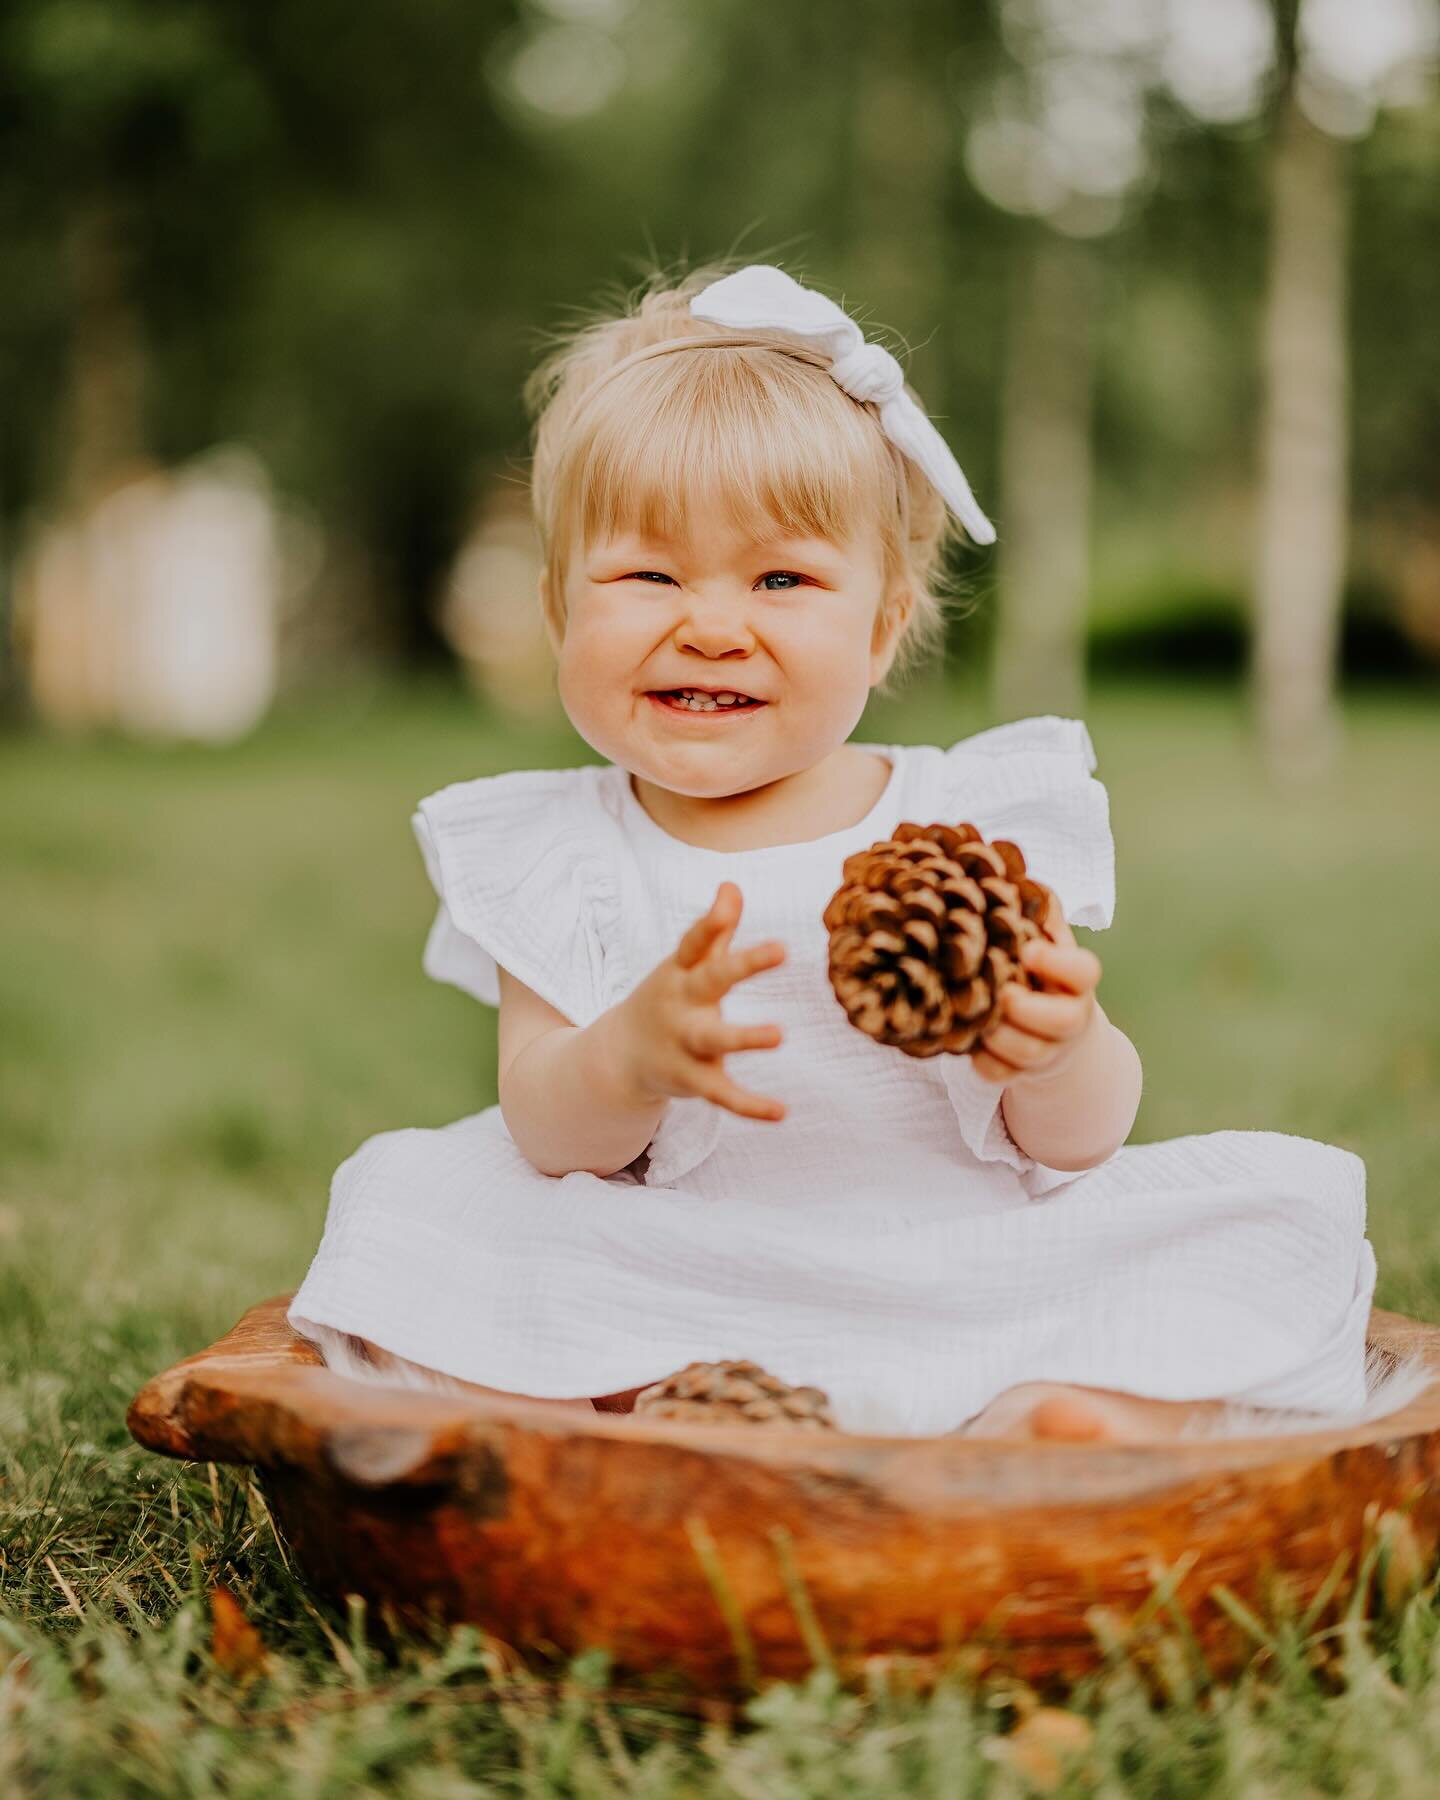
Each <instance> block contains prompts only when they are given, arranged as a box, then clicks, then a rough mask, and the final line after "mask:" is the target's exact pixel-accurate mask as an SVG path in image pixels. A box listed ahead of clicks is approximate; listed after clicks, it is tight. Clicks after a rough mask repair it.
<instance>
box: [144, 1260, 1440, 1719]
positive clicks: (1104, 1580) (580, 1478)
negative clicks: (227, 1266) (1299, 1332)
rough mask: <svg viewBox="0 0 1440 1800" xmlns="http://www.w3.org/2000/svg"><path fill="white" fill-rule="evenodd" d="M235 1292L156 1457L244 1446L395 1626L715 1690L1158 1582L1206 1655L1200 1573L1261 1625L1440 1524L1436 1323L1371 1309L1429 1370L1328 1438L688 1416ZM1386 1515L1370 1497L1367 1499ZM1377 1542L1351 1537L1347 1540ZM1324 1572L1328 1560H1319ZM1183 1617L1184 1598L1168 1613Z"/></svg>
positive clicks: (1429, 1539) (1430, 1543) (315, 1538)
mask: <svg viewBox="0 0 1440 1800" xmlns="http://www.w3.org/2000/svg"><path fill="white" fill-rule="evenodd" d="M289 1298H290V1297H289V1296H288V1295H282V1296H279V1297H278V1298H276V1299H273V1300H268V1301H266V1302H265V1303H264V1304H263V1305H260V1306H256V1307H253V1308H252V1309H251V1310H250V1311H249V1312H247V1313H246V1314H245V1316H244V1318H243V1319H241V1320H240V1322H239V1323H238V1324H237V1325H236V1326H235V1328H234V1329H233V1330H232V1331H230V1332H229V1333H228V1334H227V1335H226V1336H225V1337H223V1338H222V1339H221V1340H220V1341H219V1343H217V1344H215V1345H213V1346H212V1347H211V1348H210V1349H208V1350H204V1351H202V1352H201V1353H200V1354H199V1355H197V1356H192V1357H189V1358H187V1359H186V1361H184V1362H182V1363H179V1364H177V1365H176V1367H174V1368H173V1369H170V1370H168V1371H167V1372H166V1373H165V1374H163V1375H159V1376H157V1377H156V1378H155V1379H154V1380H153V1381H151V1382H150V1383H149V1384H148V1385H147V1386H146V1387H145V1388H144V1389H142V1390H141V1392H140V1393H139V1394H138V1395H137V1396H136V1398H135V1400H134V1402H133V1404H132V1405H131V1407H130V1412H129V1418H128V1423H129V1426H130V1430H131V1431H132V1432H133V1434H134V1435H135V1437H136V1438H138V1439H139V1441H140V1442H141V1443H142V1444H144V1445H146V1446H148V1447H149V1448H150V1449H152V1450H158V1451H161V1452H162V1453H163V1454H165V1455H167V1456H178V1457H186V1458H192V1459H198V1460H210V1461H214V1462H227V1463H249V1464H253V1465H254V1466H255V1468H256V1469H257V1470H258V1471H259V1474H260V1479H261V1482H262V1486H263V1487H264V1490H265V1492H266V1494H267V1496H268V1498H269V1500H270V1504H271V1507H272V1509H273V1511H274V1513H275V1515H276V1518H277V1520H278V1522H279V1524H280V1526H281V1529H282V1530H283V1532H284V1534H285V1537H286V1540H287V1541H288V1543H289V1545H290V1546H291V1547H292V1549H293V1551H294V1555H295V1557H296V1559H297V1560H298V1562H299V1564H300V1566H301V1567H302V1568H303V1570H304V1571H305V1572H306V1573H307V1574H308V1576H309V1577H310V1578H311V1580H312V1581H313V1582H314V1583H315V1585H316V1586H317V1587H319V1588H321V1589H322V1590H324V1591H326V1592H328V1593H330V1594H333V1595H336V1596H339V1595H342V1594H345V1593H351V1592H354V1593H360V1594H363V1595H364V1596H366V1598H367V1599H368V1600H370V1601H371V1602H375V1603H380V1602H388V1603H389V1605H390V1606H391V1607H393V1608H394V1610H395V1613H396V1615H397V1616H398V1617H399V1618H400V1619H401V1620H405V1621H411V1622H416V1621H420V1620H423V1619H425V1618H427V1617H430V1618H433V1617H435V1616H436V1615H438V1616H439V1617H441V1618H442V1619H445V1620H454V1621H459V1620H468V1621H472V1622H474V1623H476V1624H478V1625H480V1626H482V1627H484V1628H485V1629H486V1630H487V1631H489V1632H490V1633H492V1634H493V1635H494V1636H495V1637H497V1638H499V1639H501V1640H502V1641H504V1642H506V1643H508V1644H511V1645H515V1646H523V1647H527V1648H536V1647H539V1648H544V1649H550V1650H554V1651H558V1652H559V1653H561V1654H571V1653H574V1652H578V1651H580V1650H583V1649H586V1648H588V1647H591V1646H595V1645H603V1646H606V1647H608V1648H609V1649H610V1650H611V1651H612V1652H613V1653H614V1656H615V1659H616V1663H617V1666H618V1667H620V1668H622V1669H628V1670H631V1671H634V1672H642V1671H652V1672H653V1671H662V1670H666V1671H675V1672H678V1673H680V1674H681V1675H683V1676H686V1677H689V1678H690V1679H691V1680H693V1681H694V1682H695V1683H697V1684H699V1685H700V1686H701V1687H703V1688H704V1689H707V1690H712V1691H713V1690H725V1689H731V1688H734V1687H735V1686H737V1685H741V1684H743V1683H744V1682H747V1681H750V1680H753V1679H754V1677H755V1676H756V1675H757V1674H758V1675H760V1676H764V1677H778V1678H786V1679H789V1678H794V1677H796V1676H800V1675H803V1674H804V1672H805V1671H806V1670H807V1669H808V1668H810V1667H811V1665H812V1661H813V1660H814V1655H815V1653H816V1652H817V1650H818V1648H819V1646H820V1644H821V1641H822V1639H823V1643H824V1645H825V1646H828V1651H829V1653H830V1654H832V1655H833V1657H834V1660H835V1661H836V1663H837V1664H839V1665H840V1666H841V1667H842V1668H845V1669H852V1670H853V1669H854V1668H856V1667H857V1666H858V1665H859V1664H861V1663H862V1662H863V1661H864V1659H866V1658H867V1657H870V1656H875V1655H880V1656H885V1657H887V1658H890V1659H892V1661H893V1662H895V1663H899V1664H907V1663H912V1662H913V1666H914V1667H915V1668H917V1669H919V1670H920V1671H922V1672H923V1671H924V1670H925V1669H927V1668H930V1669H933V1668H937V1667H939V1666H940V1664H941V1663H942V1662H945V1661H947V1660H950V1659H951V1658H952V1657H953V1656H954V1655H955V1653H956V1652H959V1653H960V1660H961V1663H962V1666H965V1667H967V1668H969V1669H971V1670H972V1671H977V1672H978V1671H981V1670H987V1669H992V1668H998V1669H1005V1670H1009V1671H1011V1672H1013V1673H1015V1674H1016V1675H1019V1676H1020V1677H1022V1678H1024V1679H1026V1680H1029V1681H1033V1682H1036V1683H1041V1682H1062V1683H1064V1682H1069V1681H1071V1680H1073V1679H1074V1678H1076V1677H1077V1676H1080V1675H1082V1674H1084V1673H1085V1672H1087V1671H1088V1670H1091V1669H1093V1668H1094V1667H1096V1666H1097V1664H1098V1663H1099V1662H1100V1661H1101V1655H1102V1653H1101V1647H1100V1643H1099V1640H1098V1639H1097V1636H1096V1630H1095V1615H1094V1614H1093V1613H1092V1611H1091V1609H1092V1608H1096V1607H1100V1608H1104V1609H1106V1610H1107V1615H1108V1617H1109V1619H1110V1620H1111V1622H1112V1623H1118V1624H1119V1625H1120V1626H1122V1627H1123V1626H1124V1625H1125V1624H1126V1623H1127V1622H1129V1621H1133V1620H1134V1618H1135V1616H1136V1615H1137V1614H1138V1613H1140V1612H1141V1609H1142V1608H1146V1606H1147V1602H1151V1604H1150V1606H1149V1608H1148V1611H1149V1612H1150V1613H1152V1614H1153V1613H1154V1611H1155V1608H1154V1605H1153V1598H1152V1597H1153V1595H1154V1592H1155V1585H1156V1582H1157V1580H1158V1579H1159V1578H1161V1577H1163V1576H1165V1575H1167V1573H1168V1575H1169V1576H1170V1578H1171V1580H1172V1582H1173V1585H1174V1608H1171V1609H1169V1610H1168V1611H1167V1615H1166V1616H1167V1617H1168V1618H1170V1619H1172V1620H1173V1619H1174V1618H1176V1617H1177V1616H1178V1611H1183V1613H1184V1615H1185V1616H1186V1618H1187V1619H1188V1621H1189V1626H1190V1629H1191V1631H1193V1633H1194V1636H1195V1639H1196V1640H1197V1641H1198V1644H1199V1647H1200V1649H1201V1651H1202V1652H1203V1654H1204V1656H1205V1658H1206V1660H1207V1662H1208V1664H1209V1666H1210V1668H1211V1669H1212V1671H1213V1672H1215V1673H1217V1674H1220V1673H1228V1672H1231V1671H1233V1670H1234V1669H1235V1668H1236V1667H1238V1666H1239V1665H1240V1664H1241V1663H1242V1662H1243V1661H1244V1660H1245V1659H1246V1658H1247V1657H1248V1656H1249V1655H1250V1654H1252V1653H1253V1651H1254V1643H1253V1641H1252V1640H1250V1639H1249V1638H1247V1637H1246V1634H1245V1632H1244V1631H1243V1630H1242V1629H1241V1628H1240V1627H1239V1626H1238V1625H1237V1624H1236V1623H1235V1621H1234V1619H1233V1617H1232V1612H1233V1609H1231V1610H1230V1611H1227V1610H1226V1606H1225V1605H1224V1604H1223V1602H1224V1600H1225V1598H1226V1596H1225V1595H1223V1594H1222V1595H1221V1597H1220V1599H1219V1600H1217V1599H1216V1597H1215V1593H1214V1590H1215V1589H1216V1588H1217V1586H1218V1587H1221V1588H1223V1589H1228V1590H1229V1591H1230V1592H1231V1593H1232V1594H1234V1595H1235V1596H1237V1597H1238V1598H1239V1599H1240V1600H1241V1601H1242V1602H1243V1603H1244V1604H1245V1605H1246V1606H1247V1607H1249V1608H1251V1609H1252V1610H1253V1611H1254V1612H1256V1613H1258V1614H1259V1615H1260V1616H1261V1617H1262V1618H1264V1617H1270V1616H1273V1604H1274V1599H1275V1587H1274V1582H1275V1577H1276V1576H1277V1575H1282V1576H1283V1577H1284V1578H1285V1584H1286V1586H1287V1588H1288V1591H1289V1592H1290V1593H1291V1594H1292V1595H1293V1596H1294V1598H1295V1599H1296V1600H1297V1601H1298V1602H1299V1604H1301V1605H1302V1606H1303V1605H1306V1604H1308V1603H1309V1602H1310V1601H1311V1600H1312V1599H1314V1598H1315V1597H1316V1596H1317V1595H1318V1594H1319V1593H1320V1590H1321V1588H1322V1585H1324V1584H1326V1583H1327V1582H1333V1586H1332V1587H1331V1590H1330V1592H1331V1599H1330V1600H1329V1602H1328V1605H1329V1606H1330V1607H1331V1608H1332V1609H1333V1608H1334V1607H1336V1606H1339V1605H1343V1604H1344V1603H1345V1602H1346V1600H1347V1599H1348V1598H1349V1596H1350V1595H1351V1593H1352V1592H1353V1589H1354V1586H1355V1583H1356V1580H1357V1572H1358V1571H1359V1569H1360V1568H1361V1566H1362V1563H1363V1562H1364V1560H1365V1558H1364V1552H1365V1550H1366V1547H1367V1545H1370V1544H1373V1543H1374V1542H1375V1541H1376V1535H1377V1532H1378V1533H1379V1535H1380V1536H1381V1537H1383V1538H1385V1539H1386V1541H1388V1542H1389V1544H1390V1545H1391V1550H1392V1555H1391V1560H1390V1565H1389V1566H1390V1571H1391V1573H1390V1577H1389V1586H1390V1589H1391V1592H1392V1595H1393V1593H1394V1591H1395V1584H1396V1581H1397V1580H1400V1581H1403V1580H1405V1579H1409V1580H1411V1581H1413V1580H1416V1579H1419V1578H1420V1577H1421V1576H1423V1575H1424V1574H1425V1573H1426V1572H1428V1570H1429V1569H1430V1568H1431V1567H1432V1566H1433V1564H1434V1561H1435V1558H1436V1555H1437V1544H1440V1486H1437V1471H1440V1329H1437V1328H1436V1327H1434V1326H1430V1325H1422V1324H1419V1323H1417V1322H1416V1321H1414V1320H1411V1319H1407V1318H1404V1317H1402V1316H1401V1315H1399V1314H1397V1313H1385V1312H1378V1311H1377V1312H1375V1313H1374V1314H1373V1315H1372V1319H1371V1340H1372V1342H1373V1343H1374V1344H1375V1345H1377V1346H1378V1347H1379V1348H1380V1349H1381V1350H1382V1351H1384V1352H1387V1353H1389V1354H1390V1355H1399V1354H1410V1353H1415V1352H1418V1353H1420V1354H1421V1355H1423V1356H1424V1357H1425V1359H1426V1360H1427V1362H1428V1363H1429V1364H1430V1366H1431V1368H1432V1369H1433V1370H1434V1371H1435V1379H1433V1380H1432V1381H1431V1384H1430V1385H1429V1387H1428V1388H1426V1390H1425V1391H1424V1392H1423V1393H1422V1394H1421V1396H1420V1397H1419V1398H1418V1399H1417V1400H1415V1401H1414V1402H1413V1403H1412V1404H1411V1405H1409V1406H1407V1407H1406V1408H1405V1409H1404V1410H1403V1411H1401V1412H1397V1413H1394V1414H1392V1415H1391V1416H1390V1417H1388V1418H1384V1419H1380V1420H1378V1421H1376V1422H1374V1423H1372V1424H1368V1425H1361V1426H1355V1427H1351V1428H1348V1429H1345V1430H1338V1431H1336V1430H1331V1431H1316V1432H1303V1433H1295V1434H1287V1435H1284V1436H1276V1437H1265V1438H1262V1437H1251V1438H1234V1437H1232V1438H1224V1439H1212V1440H1210V1441H1208V1442H1207V1441H1194V1442H1186V1443H1180V1444H1174V1443H1170V1444H1164V1445H1156V1446H1134V1445H1130V1446H1093V1445H1071V1444H1056V1445H1018V1444H992V1443H984V1442H980V1441H975V1440H969V1441H967V1440H965V1439H963V1438H956V1437H931V1438H898V1437H868V1436H867V1437H862V1436H856V1435H851V1434H848V1433H845V1432H833V1433H831V1432H810V1431H803V1430H793V1429H789V1428H784V1427H780V1428H769V1427H766V1428H757V1427H755V1426H745V1425H738V1426H731V1425H698V1426H697V1425H681V1424H675V1423H669V1422H664V1421H656V1420H648V1419H636V1418H634V1417H632V1416H629V1415H626V1414H619V1413H601V1412H597V1413H596V1414H595V1416H594V1418H593V1419H588V1418H582V1417H578V1416H571V1415H569V1414H564V1413H560V1414H557V1413H553V1412H550V1411H548V1410H546V1409H544V1408H541V1407H536V1406H534V1405H532V1404H530V1403H528V1402H526V1401H523V1400H515V1401H502V1400H486V1399H484V1398H483V1397H481V1396H479V1395H476V1396H473V1397H472V1396H451V1395H439V1394H427V1393H417V1392H410V1391H406V1390H401V1389H383V1388H379V1387H372V1386H370V1385H369V1384H367V1383H362V1382H357V1381H353V1380H351V1379H349V1378H348V1377H346V1376H342V1375H338V1374H335V1373H333V1372H332V1371H330V1370H329V1369H327V1368H326V1367H325V1366H324V1364H323V1363H322V1361H321V1359H320V1356H319V1352H318V1351H317V1350H316V1348H315V1347H314V1345H312V1344H311V1343H309V1342H308V1341H307V1340H306V1339H304V1338H301V1337H299V1336H297V1335H296V1334H295V1333H294V1332H293V1331H292V1330H291V1329H290V1327H289V1325H287V1324H286V1322H285V1311H286V1307H287V1306H288V1304H289ZM1390 1514H1393V1515H1395V1516H1394V1517H1387V1515H1390ZM1370 1560H1371V1562H1372V1563H1373V1560H1374V1559H1373V1558H1371V1559H1370ZM1337 1568H1338V1574H1337V1573H1336V1571H1337ZM1177 1609H1178V1610H1177Z"/></svg>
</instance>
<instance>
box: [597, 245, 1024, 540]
mask: <svg viewBox="0 0 1440 1800" xmlns="http://www.w3.org/2000/svg"><path fill="white" fill-rule="evenodd" d="M690 311H691V312H692V313H693V314H694V316H695V317H696V318H697V319H707V320H709V321H711V322H712V323H714V324H718V325H725V326H728V327H730V334H719V335H717V336H714V337H700V336H691V337H677V338H664V339H662V340H661V341H660V342H659V343H655V344H645V345H643V346H642V347H641V348H640V349H639V350H632V351H631V352H630V354H629V355H628V356H622V357H621V358H620V360H619V362H616V363H612V364H611V366H610V367H609V368H608V369H607V370H606V371H605V373H604V374H603V375H602V376H601V377H600V379H599V381H597V382H595V383H594V385H593V386H592V387H591V388H590V389H589V390H588V391H587V393H586V395H585V400H584V401H582V403H581V404H582V406H583V405H584V404H586V403H587V402H588V401H589V399H590V396H591V395H593V394H594V393H595V391H596V390H597V389H598V388H599V387H601V386H603V385H604V384H605V383H606V382H608V381H610V380H611V378H612V377H614V376H616V375H618V374H619V373H620V371H621V370H622V369H628V368H630V367H631V366H632V365H633V364H635V363H638V362H644V361H646V360H647V359H648V358H650V357H652V356H663V355H667V354H669V353H670V352H671V351H675V350H700V349H705V350H709V349H716V348H719V349H725V348H731V347H735V346H737V345H739V346H743V345H744V344H745V343H746V342H747V340H746V339H745V338H744V337H739V338H737V337H735V336H734V335H733V334H734V332H736V331H739V332H745V331H757V330H759V331H764V330H771V329H776V330H780V331H784V332H789V333H792V334H793V335H795V336H798V337H801V338H805V339H808V340H809V341H810V342H811V343H813V344H814V345H815V348H816V351H818V352H821V353H823V354H816V355H812V354H810V353H808V352H807V351H806V350H803V349H798V348H797V349H796V350H795V351H794V352H793V354H794V355H795V356H797V357H800V358H801V359H802V360H803V361H805V362H813V363H814V364H815V365H816V367H817V368H823V369H825V370H826V371H827V372H828V373H829V374H830V375H832V376H833V377H834V378H835V380H836V381H837V382H838V383H839V384H840V386H841V387H842V388H843V389H844V390H845V392H846V393H847V394H849V395H851V396H852V397H853V398H854V399H856V400H860V401H873V402H874V403H875V405H876V408H877V411H878V414H879V423H880V429H881V430H882V431H883V432H884V433H885V436H886V437H887V438H889V440H890V441H891V443H892V444H894V445H895V447H896V449H897V450H899V451H900V452H901V454H902V455H904V456H908V457H909V458H910V459H911V461H912V462H914V463H915V464H916V465H917V466H918V467H919V469H920V470H921V472H922V473H923V474H924V475H926V476H927V477H928V478H929V480H930V481H931V483H932V484H933V486H934V488H935V491H936V492H937V493H938V494H939V495H940V497H941V499H942V500H944V502H945V504H946V505H947V506H948V507H949V508H950V510H951V512H953V513H954V514H955V516H956V518H957V519H959V521H960V523H961V524H962V525H963V526H964V527H965V529H966V531H968V532H969V534H970V536H971V538H972V539H973V541H974V542H975V543H977V544H993V543H994V542H995V527H994V526H993V525H992V524H991V523H990V521H989V520H988V519H987V518H986V517H985V515H984V513H983V512H981V510H980V507H979V503H978V502H977V501H976V499H975V496H974V494H973V493H972V492H971V491H970V483H969V482H968V481H967V480H966V479H965V472H964V470H963V469H962V468H961V467H960V465H959V463H958V462H956V460H955V458H954V456H953V455H952V453H951V450H950V446H949V445H948V444H947V443H946V442H945V440H944V438H943V437H941V435H940V433H939V432H938V431H937V430H936V429H935V427H934V426H933V425H932V424H931V423H930V421H929V419H927V418H926V416H925V414H924V413H923V412H921V410H920V408H919V407H918V406H917V405H916V404H915V402H914V401H913V400H912V399H911V398H910V396H909V395H908V394H907V393H906V392H905V371H904V370H903V369H902V368H901V367H900V365H899V363H898V362H896V360H895V358H894V357H893V356H892V355H891V354H890V352H889V351H888V350H887V349H886V348H885V346H884V345H883V344H872V343H867V342H866V339H865V336H864V333H863V332H862V331H861V330H860V327H859V326H858V325H857V324H856V323H855V321H854V320H853V319H852V318H851V317H850V316H849V315H848V314H847V313H844V312H842V311H841V310H840V308H839V307H838V306H837V305H836V304H835V302H834V301H833V300H828V299H827V298H826V297H825V295H824V294H821V293H817V292H816V291H815V289H814V288H807V287H802V286H801V285H800V283H799V282H798V281H796V280H795V279H794V278H793V276H790V275H787V274H786V273H785V271H784V270H783V269H777V268H776V267H775V266H774V265H773V264H771V263H750V264H749V265H748V266H747V267H746V268H743V269H737V270H736V272H735V273H734V274H733V275H725V276H722V277H721V279H720V280H719V281H712V282H711V283H710V285H709V286H708V287H705V288H702V289H701V290H700V292H699V293H698V294H694V295H692V296H691V300H690ZM776 347H779V346H776ZM827 358H828V360H827Z"/></svg>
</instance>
